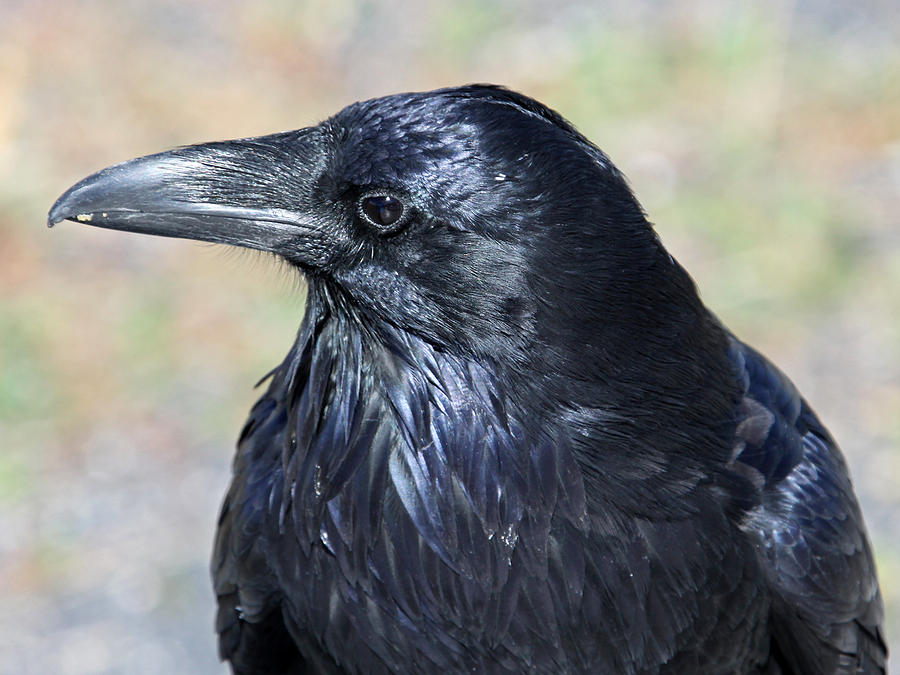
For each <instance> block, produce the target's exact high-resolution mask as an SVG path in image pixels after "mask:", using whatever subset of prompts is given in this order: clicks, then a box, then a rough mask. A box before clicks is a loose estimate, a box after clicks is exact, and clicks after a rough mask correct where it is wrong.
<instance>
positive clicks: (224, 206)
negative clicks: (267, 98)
mask: <svg viewBox="0 0 900 675" xmlns="http://www.w3.org/2000/svg"><path fill="white" fill-rule="evenodd" d="M323 158H324V151H323V143H322V139H321V134H320V133H319V132H318V128H317V127H311V128H307V129H301V130H299V131H291V132H286V133H281V134H273V135H271V136H260V137H257V138H248V139H242V140H235V141H222V142H216V143H205V144H201V145H191V146H186V147H183V148H177V149H175V150H171V151H169V152H162V153H159V154H155V155H148V156H146V157H139V158H137V159H132V160H129V161H127V162H122V163H121V164H116V165H114V166H111V167H109V168H106V169H103V170H102V171H98V172H97V173H95V174H93V175H91V176H88V177H87V178H85V179H84V180H82V181H80V182H79V183H77V184H76V185H74V186H72V187H71V188H69V189H68V190H67V191H66V192H65V193H64V194H63V195H62V196H61V197H60V198H59V199H58V200H57V201H56V203H55V204H54V205H53V208H52V209H50V214H49V216H48V219H47V225H48V226H49V227H53V226H54V225H55V224H56V223H58V222H60V221H62V220H73V221H76V222H80V223H86V224H88V225H95V226H97V227H106V228H111V229H115V230H124V231H127V232H139V233H143V234H154V235H160V236H164V237H180V238H185V239H196V240H200V241H209V242H214V243H219V244H231V245H234V246H243V247H247V248H254V249H259V250H261V251H269V252H272V253H277V254H280V255H285V256H288V257H296V256H297V254H298V253H300V254H301V255H300V257H301V258H303V255H302V251H298V247H300V248H301V249H306V248H309V251H310V253H314V252H315V251H319V250H321V248H322V246H321V242H319V243H317V242H316V241H315V240H316V239H318V238H319V237H320V236H321V234H319V232H320V230H321V229H322V228H321V227H317V225H316V219H315V217H314V216H312V215H311V214H312V213H313V209H311V208H310V205H309V201H310V197H309V195H310V192H311V187H312V183H313V182H314V180H315V176H316V175H317V167H318V166H319V165H320V164H321V162H322V161H324V159H323ZM317 235H318V236H317ZM310 262H314V261H310Z"/></svg>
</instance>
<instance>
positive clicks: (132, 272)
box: [0, 0, 900, 675]
mask: <svg viewBox="0 0 900 675" xmlns="http://www.w3.org/2000/svg"><path fill="white" fill-rule="evenodd" d="M898 36H900V4H898V3H897V2H895V1H894V0H881V1H880V2H879V1H877V0H870V1H866V0H863V1H861V2H845V1H843V0H820V1H813V0H796V1H793V2H790V1H762V2H755V3H744V2H737V1H734V2H731V1H724V2H723V1H714V0H689V1H685V2H679V3H672V4H666V3H661V2H656V1H651V0H621V1H619V0H614V1H611V2H604V3H598V2H569V3H561V2H559V0H527V1H518V2H513V1H512V0H509V1H498V2H488V1H485V0H463V1H462V2H454V3H441V2H436V1H434V0H386V1H384V2H370V1H366V0H313V1H305V2H288V1H287V0H281V1H276V2H269V1H262V2H245V3H242V2H234V1H221V0H217V1H213V0H208V1H207V2H190V1H184V0H180V1H177V2H176V1H174V0H172V1H165V0H163V1H160V2H138V1H136V0H125V1H122V0H119V1H112V0H110V1H108V2H99V1H95V2H74V1H72V2H68V1H62V0H60V1H57V2H52V1H46V2H44V1H41V0H28V1H25V0H22V1H19V2H17V1H14V0H0V606H2V611H0V672H2V673H42V674H43V673H59V674H62V675H88V674H94V673H174V672H181V673H223V672H224V669H223V667H222V666H221V665H220V664H219V663H218V661H217V659H216V655H215V644H214V636H213V631H212V622H213V612H214V602H213V597H212V592H211V590H210V587H209V582H208V577H207V570H206V565H207V562H206V561H207V556H208V552H209V549H210V543H211V539H212V534H213V530H214V525H215V521H216V511H217V509H218V505H219V501H220V499H221V496H222V494H223V493H224V490H225V488H226V484H227V482H228V477H229V465H230V460H231V455H232V448H233V443H234V439H235V438H236V436H237V433H238V431H239V428H240V426H241V424H242V422H243V420H244V417H245V414H246V412H247V411H248V409H249V407H250V405H251V404H252V402H253V400H254V397H255V396H256V394H255V393H254V391H253V389H252V385H253V383H254V382H256V380H257V379H258V378H259V377H260V376H261V375H263V374H264V373H265V372H266V371H267V370H268V369H269V368H270V367H272V366H273V365H275V364H276V363H278V362H279V361H280V359H281V357H282V355H283V354H284V353H285V352H286V350H287V349H288V347H289V345H290V343H291V341H292V338H293V335H294V332H295V330H296V327H297V325H298V324H299V321H300V317H301V315H302V312H303V284H302V282H301V281H299V280H298V279H296V278H295V277H293V276H292V275H291V274H289V273H288V272H287V271H286V270H284V269H283V268H279V267H278V266H277V265H274V264H272V261H270V260H268V259H267V258H265V257H263V256H257V255H254V254H247V253H237V254H235V253H234V252H231V251H228V250H226V249H223V248H221V247H214V246H208V245H201V244H195V243H189V242H184V241H166V240H156V239H152V238H148V237H140V236H135V235H124V234H121V233H115V232H109V231H103V230H96V229H93V228H90V227H85V226H81V225H77V224H73V223H64V224H61V225H60V226H59V227H58V228H56V229H55V230H53V231H48V230H47V229H46V227H45V226H44V222H45V217H46V215H45V214H46V212H47V210H48V208H49V207H50V205H51V204H52V202H53V200H54V199H55V198H56V197H57V196H58V195H59V194H60V193H61V192H62V191H63V190H64V189H65V188H67V187H68V186H69V185H71V184H72V183H74V182H75V181H77V180H78V179H80V178H82V177H83V176H85V175H86V174H88V173H90V172H92V171H94V170H96V169H99V168H101V167H103V166H106V165H108V164H111V163H114V162H118V161H121V160H124V159H127V158H130V157H133V156H137V155H142V154H146V153H150V152H155V151H158V150H162V149H165V148H168V147H171V146H175V145H180V144H185V143H191V142H198V141H206V140H213V139H220V138H234V137H239V136H250V135H257V134H264V133H270V132H274V131H281V130H285V129H292V128H297V127H301V126H306V125H308V124H311V123H315V122H317V121H318V120H320V119H322V118H324V117H326V116H328V115H330V114H331V113H333V112H335V111H336V110H338V109H339V108H341V107H343V106H344V105H346V104H348V103H350V102H352V101H355V100H358V99H362V98H367V97H372V96H378V95H382V94H386V93H391V92H397V91H403V90H411V89H429V88H434V87H438V86H447V85H454V84H461V83H467V82H473V81H490V82H498V83H504V84H506V85H508V86H510V87H513V88H515V89H518V90H521V91H524V92H526V93H528V94H530V95H532V96H535V97H537V98H539V99H541V100H542V101H544V102H546V103H547V104H549V105H550V106H552V107H554V108H556V109H558V110H559V111H560V112H562V113H563V114H564V115H565V116H566V117H568V118H570V119H571V120H572V121H573V122H575V123H576V124H577V125H578V126H579V127H580V128H581V129H582V130H583V131H584V132H585V133H586V134H587V135H588V136H589V137H590V138H591V139H593V140H594V141H595V142H597V143H598V144H599V145H600V146H601V147H602V148H604V149H605V150H606V151H607V152H608V153H609V154H610V156H611V157H612V158H613V160H614V161H615V162H617V164H618V165H619V166H620V167H621V168H622V169H623V170H624V172H625V173H626V174H627V175H628V176H629V177H630V180H631V182H632V185H633V186H634V188H635V190H636V192H637V193H638V195H639V197H640V199H641V200H642V202H643V204H644V205H645V207H646V209H647V211H648V212H649V214H650V217H651V219H652V220H653V221H654V222H655V223H656V224H657V227H658V231H659V233H660V235H661V236H662V239H663V240H664V242H665V243H666V244H667V246H668V247H669V249H670V250H671V251H672V252H673V253H674V254H675V255H676V257H677V258H679V259H680V260H681V262H682V263H683V264H684V265H685V266H686V267H687V268H688V270H690V271H691V273H692V274H693V275H694V277H695V278H696V280H697V282H698V284H699V286H700V289H701V292H702V294H703V296H704V298H705V300H706V302H707V304H708V305H709V306H710V307H712V308H713V309H714V310H715V311H716V312H717V313H718V314H719V315H720V316H721V317H722V319H723V320H724V321H725V322H726V323H727V324H728V325H729V326H730V327H731V328H732V329H733V330H735V331H736V332H737V333H738V334H739V335H741V336H743V337H744V338H745V339H747V340H748V341H749V342H751V343H752V344H754V345H756V346H757V347H758V348H761V349H762V351H764V352H765V353H767V354H769V355H770V356H771V357H772V358H773V359H774V360H775V361H776V362H777V363H778V364H780V365H781V366H782V367H783V368H784V369H785V370H786V371H787V372H788V373H789V374H790V375H791V376H792V377H793V379H794V380H795V381H796V383H797V384H798V385H799V387H800V389H801V390H802V391H803V392H804V393H805V395H806V396H807V398H808V399H809V400H810V401H811V403H812V404H813V406H814V407H815V408H816V409H817V410H818V411H819V413H820V415H821V416H822V417H823V418H824V420H825V421H826V422H827V423H828V425H829V426H830V428H831V429H832V431H833V433H834V434H835V436H836V437H837V439H838V440H839V442H840V443H841V445H842V446H843V448H844V451H845V453H846V455H847V457H848V460H849V463H850V465H851V468H852V472H853V476H854V479H855V483H856V487H857V491H858V493H859V496H860V499H861V501H862V503H863V507H864V510H865V513H866V516H867V519H868V524H869V529H870V532H871V535H872V539H873V541H874V545H875V549H876V553H877V558H878V564H879V566H880V571H881V579H882V583H883V591H884V596H885V599H886V601H887V606H888V634H889V636H890V640H891V641H892V643H893V645H894V651H895V652H898V651H900V489H898V485H897V483H898V478H900V381H898V378H900V228H898V213H900V46H898V45H900V39H898Z"/></svg>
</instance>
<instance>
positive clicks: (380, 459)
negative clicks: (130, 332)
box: [50, 86, 886, 674]
mask: <svg viewBox="0 0 900 675" xmlns="http://www.w3.org/2000/svg"><path fill="white" fill-rule="evenodd" d="M373 196H378V197H385V196H389V197H392V198H393V199H394V200H396V202H392V204H397V203H399V204H402V207H403V213H402V216H401V217H400V218H399V219H398V220H397V221H396V224H397V225H396V227H389V228H386V227H382V226H379V224H378V223H376V222H374V221H372V220H371V217H370V216H367V215H366V214H367V212H366V211H365V210H364V209H363V208H362V206H361V204H362V203H363V201H362V200H365V199H368V198H371V197H373ZM76 214H91V216H90V217H89V218H88V221H90V222H91V223H92V224H98V225H101V226H104V227H119V228H121V229H129V230H134V231H139V232H151V233H158V234H165V235H168V236H183V237H195V238H200V239H205V240H209V241H219V242H225V243H232V244H238V245H243V246H250V247H254V248H262V249H265V250H269V251H272V252H274V253H277V254H278V255H280V256H282V257H283V258H285V259H286V260H287V261H288V262H290V263H291V264H292V265H294V266H296V267H297V268H298V269H299V270H301V271H302V272H303V273H304V274H305V275H306V276H307V278H308V280H309V293H308V306H307V311H306V316H305V318H304V319H303V323H302V325H301V328H300V331H299V334H298V337H297V340H296V343H295V344H294V346H293V348H292V349H291V351H290V353H289V354H288V356H287V357H286V358H285V360H284V362H283V363H282V364H281V365H280V366H279V367H278V368H276V369H275V370H274V371H273V373H272V374H271V378H270V382H269V384H268V389H267V391H266V393H265V394H264V395H263V396H262V398H261V399H260V401H259V402H258V403H257V404H256V406H255V407H254V409H253V411H252V412H251V415H250V419H249V420H248V422H247V424H246V426H245V427H244V430H243V432H242V433H241V436H240V441H239V444H238V452H237V456H236V458H235V463H234V480H233V483H232V486H231V488H230V490H229V492H228V495H227V497H226V499H225V503H224V505H223V508H222V515H221V518H220V521H219V530H218V535H217V540H216V545H215V551H214V555H213V562H212V573H213V578H214V581H215V589H216V593H217V595H218V597H219V616H218V620H217V625H216V628H217V630H218V631H219V634H220V650H221V654H222V657H223V658H225V659H227V660H229V661H230V662H231V664H232V666H233V668H234V670H235V672H236V673H277V672H326V673H327V672H352V673H412V672H422V673H431V672H439V671H445V672H479V673H481V672H485V673H490V672H496V673H501V672H506V673H522V672H548V673H549V672H553V673H558V672H573V673H574V672H584V673H625V674H627V673H663V672H665V673H850V672H861V673H879V672H884V671H885V661H886V648H885V645H884V641H883V637H882V633H881V630H882V629H881V622H882V605H881V598H880V595H879V591H878V583H877V578H876V573H875V567H874V562H873V557H872V552H871V549H870V547H869V544H868V541H867V538H866V532H865V526H864V524H863V520H862V515H861V513H860V510H859V506H858V504H857V502H856V499H855V497H854V495H853V491H852V488H851V485H850V480H849V477H848V474H847V468H846V465H845V464H844V461H843V459H842V457H841V454H840V451H839V450H838V448H837V446H836V444H835V442H834V441H833V440H832V438H831V437H830V436H829V434H828V432H827V431H826V430H825V428H824V427H823V426H822V424H821V423H820V422H819V420H818V419H817V418H816V416H815V415H814V414H813V412H812V411H811V410H810V408H809V407H808V405H807V404H806V402H805V401H804V400H803V399H802V398H801V397H800V395H799V394H798V393H797V391H796V389H795V388H794V387H793V385H792V384H791V383H790V381H789V380H788V379H787V378H786V377H785V376H784V375H783V374H781V373H780V372H779V371H778V370H777V369H776V368H775V367H774V366H772V365H771V364H770V363H769V362H768V361H766V360H765V358H763V357H762V356H760V355H759V354H757V353H756V352H754V351H753V350H752V349H750V348H749V347H747V346H746V345H744V344H742V343H741V342H739V341H738V340H737V339H736V338H734V337H733V336H731V335H730V334H729V333H728V332H727V331H726V330H725V329H724V328H723V327H722V326H721V325H720V324H719V322H718V321H717V320H716V319H715V317H714V316H712V314H711V313H710V312H709V311H708V310H707V309H706V308H705V307H704V306H703V304H702V303H701V302H700V299H699V297H698V295H697V293H696V290H695V288H694V286H693V283H692V281H691V280H690V278H689V277H688V275H687V274H686V272H685V271H684V270H683V269H682V268H681V267H680V266H679V265H678V264H677V263H676V262H675V261H674V260H673V259H672V258H671V256H669V254H668V253H667V252H666V251H665V249H664V248H663V247H662V245H661V243H660V242H659V239H658V238H657V236H656V234H655V233H654V231H653V229H652V228H651V226H650V224H649V223H648V222H647V220H646V218H645V216H644V213H643V211H642V209H641V207H640V205H639V204H638V202H637V200H636V199H635V197H634V196H633V194H632V193H631V191H630V189H629V188H628V185H627V183H626V182H625V179H624V178H623V176H622V175H621V174H620V173H619V171H618V170H617V169H616V168H615V167H614V166H613V164H612V163H611V162H610V160H609V159H608V158H607V157H606V155H604V154H603V153H602V152H601V151H600V150H598V149H597V148H596V147H595V146H593V145H592V144H591V143H590V142H589V141H587V140H586V139H585V138H584V137H583V136H581V135H580V134H579V133H578V132H577V131H576V130H575V129H574V128H573V127H572V126H571V125H570V124H569V123H568V122H566V121H565V120H564V119H563V118H562V117H561V116H559V115H558V114H557V113H555V112H553V111H551V110H549V109H547V108H546V107H544V106H543V105H541V104H540V103H537V102H536V101H533V100H531V99H529V98H527V97H524V96H522V95H520V94H516V93H514V92H510V91H508V90H505V89H502V88H498V87H491V86H469V87H463V88H459V89H448V90H440V91H435V92H426V93H419V94H402V95H397V96H391V97H387V98H382V99H375V100H372V101H366V102H362V103H357V104H354V105H352V106H350V107H348V108H346V109H345V110H343V111H342V112H340V113H339V114H337V115H336V116H334V117H333V118H331V119H329V120H326V121H325V122H323V123H322V124H321V125H318V126H317V127H313V128H311V129H306V130H301V131H300V132H292V133H287V134H277V135H274V136H269V137H262V138H258V139H249V140H245V141H232V142H226V143H216V144H207V145H201V146H193V147H191V148H185V149H180V150H176V151H173V152H172V153H164V154H162V155H156V156H151V157H148V158H142V159H139V160H133V161H132V162H130V163H125V164H122V165H119V166H117V167H112V168H110V169H107V170H105V171H104V172H101V173H99V174H96V175H95V176H93V177H91V178H88V179H86V180H85V181H82V183H80V184H79V185H78V186H76V187H75V188H73V189H72V190H70V191H69V192H68V193H66V195H64V196H63V197H62V198H61V199H60V201H59V202H58V203H57V205H56V206H54V209H53V211H51V215H50V220H51V222H57V221H59V220H62V219H64V218H74V217H75V216H76ZM78 218H79V219H82V220H83V219H84V218H83V217H82V215H78Z"/></svg>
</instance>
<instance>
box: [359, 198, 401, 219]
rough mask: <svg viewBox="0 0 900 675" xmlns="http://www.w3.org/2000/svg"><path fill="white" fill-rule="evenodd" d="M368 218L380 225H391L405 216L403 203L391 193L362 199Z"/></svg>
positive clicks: (364, 211) (363, 208)
mask: <svg viewBox="0 0 900 675" xmlns="http://www.w3.org/2000/svg"><path fill="white" fill-rule="evenodd" d="M362 210H363V213H364V214H366V218H368V219H369V220H371V221H372V222H373V223H375V225H378V226H379V227H390V226H392V225H394V224H395V223H396V222H397V221H398V220H400V218H401V216H403V203H402V202H401V201H400V200H399V199H397V198H395V197H391V196H389V195H373V196H371V197H366V198H365V199H363V200H362Z"/></svg>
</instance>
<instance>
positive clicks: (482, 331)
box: [49, 85, 697, 368]
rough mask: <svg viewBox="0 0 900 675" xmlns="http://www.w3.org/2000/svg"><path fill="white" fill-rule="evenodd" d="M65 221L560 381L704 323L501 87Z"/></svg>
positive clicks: (339, 118)
mask: <svg viewBox="0 0 900 675" xmlns="http://www.w3.org/2000/svg"><path fill="white" fill-rule="evenodd" d="M64 219H69V220H74V221H79V222H82V223H86V224H89V225H95V226H100V227H106V228H113V229H118V230H126V231H131V232H139V233H145V234H154V235H162V236H169V237H183V238H188V239H196V240H203V241H209V242H216V243H223V244H231V245H235V246H241V247H248V248H252V249H259V250H262V251H267V252H270V253H273V254H275V255H278V256H280V257H282V258H284V259H285V260H286V261H288V262H289V263H290V264H291V265H293V266H295V267H296V268H298V269H300V270H301V271H303V272H304V273H305V274H306V275H307V276H308V277H309V278H310V279H312V280H315V282H316V283H318V282H322V283H323V284H325V285H327V286H328V287H329V288H331V289H333V290H334V291H335V293H336V294H337V295H339V296H340V297H341V298H344V299H345V300H346V301H347V304H348V305H350V306H352V307H353V308H354V312H355V313H356V314H357V315H358V316H359V317H362V320H363V321H367V320H369V321H372V322H375V323H377V322H387V323H388V324H390V325H392V326H395V327H398V328H401V329H403V330H405V331H408V332H410V333H413V334H415V335H417V336H419V337H420V338H422V339H424V340H426V341H428V342H430V343H432V344H433V345H435V346H436V347H438V348H440V349H445V350H450V351H458V352H464V353H465V354H469V355H476V356H480V357H484V358H490V359H497V360H504V361H509V360H512V361H514V362H521V361H522V360H524V359H528V358H534V357H535V355H536V354H538V352H539V351H540V350H538V349H536V346H537V345H540V346H542V347H544V349H543V353H542V354H541V355H540V358H542V359H544V360H549V362H555V366H554V367H556V368H566V367H567V364H569V365H571V362H572V355H573V354H576V353H579V352H583V351H584V350H592V349H595V347H596V346H597V345H601V344H602V345H603V348H604V349H605V350H606V351H607V352H609V351H611V350H612V351H615V350H619V349H623V350H624V349H627V348H630V347H631V344H632V343H633V335H634V333H635V331H642V332H644V333H646V334H647V335H649V336H650V337H652V334H657V333H659V334H660V335H663V334H664V333H665V331H663V332H660V330H658V328H657V327H658V326H659V325H660V321H662V320H663V319H664V317H665V316H669V315H672V310H671V307H672V306H674V305H678V306H679V307H680V308H682V309H683V305H684V302H681V298H680V297H679V298H678V299H679V302H678V303H673V302H671V300H672V299H673V297H674V296H676V295H679V296H680V295H685V294H686V295H687V296H690V297H689V300H690V302H692V303H694V304H697V303H696V302H694V300H691V298H695V295H694V293H693V287H692V285H691V283H690V281H689V280H687V277H686V275H684V274H683V273H681V272H680V268H678V267H677V265H675V264H674V262H673V261H672V260H671V258H669V256H668V255H667V254H665V252H664V251H663V249H662V247H661V245H660V244H659V242H658V240H657V238H656V236H655V234H654V233H653V230H652V228H651V227H650V225H649V224H648V223H647V221H646V219H645V217H644V213H643V211H642V209H641V207H640V205H639V204H638V202H637V201H636V199H635V198H634V196H633V195H632V193H631V191H630V189H629V188H628V186H627V184H626V182H625V180H624V178H623V177H622V175H621V174H620V173H619V171H618V170H617V169H616V168H615V167H614V166H613V165H612V163H611V162H610V161H609V159H608V158H607V157H606V156H605V155H604V154H603V153H602V152H601V151H600V150H599V149H597V148H596V147H595V146H594V145H592V144H591V143H590V142H588V141H587V140H586V139H585V138H584V137H583V136H581V135H580V134H579V133H578V132H577V131H576V130H575V129H574V128H573V127H572V125H570V124H569V123H568V122H566V121H565V120H564V119H563V118H562V117H561V116H559V115H558V114H557V113H555V112H553V111H552V110H550V109H548V108H546V107H545V106H543V105H542V104H540V103H538V102H536V101H534V100H532V99H529V98H527V97H525V96H522V95H520V94H516V93H514V92H511V91H509V90H506V89H503V88H500V87H494V86H484V85H475V86H468V87H461V88H455V89H445V90H438V91H433V92H424V93H411V94H399V95H394V96H388V97H384V98H379V99H374V100H370V101H364V102H360V103H356V104H353V105H350V106H349V107H347V108H345V109H344V110H342V111H341V112H339V113H338V114H337V115H335V116H333V117H331V118H329V119H327V120H325V121H324V122H322V123H321V124H319V125H317V126H313V127H308V128H304V129H300V130H297V131H290V132H286V133H278V134H273V135H268V136H260V137H257V138H248V139H241V140H233V141H222V142H213V143H205V144H200V145H192V146H187V147H181V148H177V149H174V150H171V151H168V152H163V153H160V154H155V155H150V156H147V157H141V158H138V159H133V160H130V161H126V162H123V163H121V164H117V165H115V166H111V167H109V168H107V169H104V170H102V171H99V172H98V173H95V174H93V175H91V176H89V177H87V178H85V179H84V180H82V181H81V182H79V183H78V184H76V185H75V186H73V187H72V188H70V189H69V190H68V191H67V192H66V193H65V194H63V195H62V196H61V197H60V198H59V200H58V201H57V202H56V204H55V205H54V206H53V208H52V210H51V211H50V214H49V224H50V225H51V226H52V225H54V224H55V223H58V222H59V221H61V220H64ZM679 311H680V310H679ZM666 330H669V329H668V328H667V329H666ZM604 336H605V337H604ZM595 356H596V358H583V359H577V360H580V361H582V365H579V366H577V367H576V368H582V367H584V363H588V365H589V367H592V366H591V365H590V364H594V363H599V362H600V361H601V360H602V358H601V357H602V356H603V355H602V354H598V355H595Z"/></svg>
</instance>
